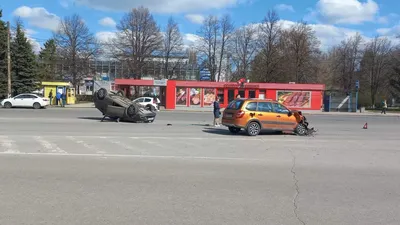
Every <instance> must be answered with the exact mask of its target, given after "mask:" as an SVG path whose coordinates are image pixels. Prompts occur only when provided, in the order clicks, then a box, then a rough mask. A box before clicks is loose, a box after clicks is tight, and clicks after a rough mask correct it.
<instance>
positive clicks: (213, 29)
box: [197, 15, 220, 81]
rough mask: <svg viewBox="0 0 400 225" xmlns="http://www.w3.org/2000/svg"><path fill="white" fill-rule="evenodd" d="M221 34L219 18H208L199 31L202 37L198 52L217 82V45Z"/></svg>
mask: <svg viewBox="0 0 400 225" xmlns="http://www.w3.org/2000/svg"><path fill="white" fill-rule="evenodd" d="M219 32H220V24H219V22H218V18H217V17H215V16H211V15H210V16H208V17H207V18H206V19H205V20H204V22H203V25H202V26H201V27H200V30H199V31H198V35H199V36H200V40H199V45H198V46H197V48H198V51H199V52H200V53H201V54H202V55H203V56H204V57H205V59H204V62H202V64H204V65H205V66H206V67H207V68H208V70H209V71H210V74H211V80H212V81H215V79H216V73H217V62H216V56H217V47H218V46H217V45H218V35H219Z"/></svg>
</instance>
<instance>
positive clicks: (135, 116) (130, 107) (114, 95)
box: [93, 88, 156, 123]
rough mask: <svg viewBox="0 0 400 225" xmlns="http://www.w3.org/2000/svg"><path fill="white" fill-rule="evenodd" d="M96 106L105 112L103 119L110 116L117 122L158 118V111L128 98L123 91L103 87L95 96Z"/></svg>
mask: <svg viewBox="0 0 400 225" xmlns="http://www.w3.org/2000/svg"><path fill="white" fill-rule="evenodd" d="M93 98H94V99H93V100H94V104H95V107H96V108H97V109H98V110H99V111H100V112H101V113H102V114H103V118H102V120H101V121H104V119H105V118H107V117H108V118H110V119H112V120H115V121H117V122H119V121H126V122H135V123H136V122H144V123H152V122H154V120H155V118H156V111H155V110H153V109H147V108H145V107H143V106H142V105H140V104H137V103H134V102H132V101H131V100H129V99H128V98H126V97H125V96H124V95H123V93H122V92H120V91H119V92H113V91H110V92H108V91H107V90H106V89H104V88H101V89H99V90H98V91H96V92H95V93H94V96H93Z"/></svg>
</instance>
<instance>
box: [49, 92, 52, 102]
mask: <svg viewBox="0 0 400 225" xmlns="http://www.w3.org/2000/svg"><path fill="white" fill-rule="evenodd" d="M49 100H50V105H52V104H53V90H50V93H49Z"/></svg>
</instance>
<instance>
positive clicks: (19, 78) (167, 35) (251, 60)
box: [0, 7, 400, 106]
mask: <svg viewBox="0 0 400 225" xmlns="http://www.w3.org/2000/svg"><path fill="white" fill-rule="evenodd" d="M116 28H117V32H116V33H115V37H113V38H110V39H109V40H108V41H107V42H99V40H97V39H96V38H95V35H94V34H93V33H92V32H91V31H90V29H89V28H88V26H87V24H85V22H84V21H83V19H82V18H81V17H80V16H79V15H77V14H74V15H72V16H67V17H65V18H63V19H62V20H61V21H60V24H59V27H58V30H57V31H56V32H54V34H53V37H52V38H51V39H49V40H48V41H47V42H46V43H45V44H44V46H43V48H42V49H41V51H40V53H39V55H37V56H36V55H35V54H34V53H33V50H32V46H31V44H30V43H29V41H28V39H27V37H26V35H25V33H24V29H23V24H22V22H21V21H18V20H17V24H16V26H15V28H14V29H13V30H14V35H13V37H12V40H11V61H12V80H13V82H12V89H13V94H18V93H21V92H29V91H32V90H34V89H35V88H36V86H35V84H36V82H37V81H41V80H60V79H65V78H66V77H67V78H68V79H69V80H70V81H71V82H72V84H73V85H74V86H77V85H78V84H79V83H80V82H81V81H82V79H83V78H84V77H85V76H87V75H88V74H89V73H90V71H89V70H90V68H89V67H88V63H89V61H90V60H94V59H95V58H96V57H99V56H100V55H102V56H103V57H104V56H106V57H107V58H109V59H113V60H117V61H118V62H121V63H123V65H124V66H125V68H127V72H126V74H124V76H125V77H127V78H136V79H141V77H142V75H143V74H146V68H147V67H148V65H149V63H151V62H152V61H153V60H154V59H155V58H156V57H157V58H158V59H162V62H163V68H162V72H161V71H160V74H161V75H162V78H166V79H172V78H173V74H174V72H173V71H174V69H175V68H176V67H177V66H179V64H180V63H182V62H180V61H179V60H178V61H177V60H171V59H172V58H176V57H175V56H176V55H181V54H182V53H183V52H185V48H184V43H183V35H182V33H181V32H180V29H179V24H178V23H177V22H176V21H175V20H174V18H172V17H171V18H170V19H169V20H168V23H167V25H166V26H165V27H163V28H162V27H160V26H159V25H158V24H157V22H156V21H155V19H154V18H153V15H152V14H151V12H150V11H149V9H147V8H145V7H138V8H134V9H132V10H130V11H129V12H127V13H125V14H124V16H123V17H122V18H121V19H120V21H119V22H118V24H117V27H116ZM197 36H198V40H197V41H196V42H195V43H194V45H193V46H191V49H192V51H195V52H196V56H197V61H196V66H198V67H199V68H201V69H208V70H209V71H210V75H211V80H215V81H236V80H238V79H240V78H247V79H249V80H250V81H251V82H283V83H287V82H296V83H324V84H326V87H327V90H332V91H339V92H352V91H354V89H355V82H356V81H359V83H360V86H361V88H360V103H361V104H363V105H366V106H373V105H375V104H376V103H377V101H380V100H381V99H382V98H391V97H393V98H398V97H399V92H400V51H399V48H398V46H397V45H395V44H394V43H392V42H391V41H390V40H389V39H388V38H386V37H374V38H372V39H368V40H363V38H362V36H361V35H360V34H356V35H354V36H352V37H349V38H347V39H345V40H343V41H342V42H341V43H340V44H338V45H336V46H332V47H330V48H329V49H328V50H327V51H322V50H321V46H320V41H319V40H318V38H317V37H316V34H315V31H314V30H313V29H312V27H311V26H310V25H309V24H307V23H306V22H304V21H299V22H296V23H293V24H292V25H291V26H290V27H284V26H283V24H282V23H281V20H280V18H279V15H278V14H277V13H276V12H275V11H274V10H270V11H268V12H267V13H266V16H265V17H264V18H263V20H262V21H260V22H259V23H255V24H248V25H245V26H237V25H235V24H234V22H233V21H232V19H231V17H230V16H229V15H223V16H220V17H217V16H212V15H210V16H208V17H206V18H205V19H204V21H203V23H202V25H201V26H200V28H199V30H198V31H197ZM6 39H7V27H6V23H5V22H4V21H2V20H1V11H0V93H6V89H7V82H6V81H7V55H6ZM59 62H62V64H63V65H64V68H67V69H66V70H65V73H64V74H60V73H59V72H57V70H56V66H57V63H59Z"/></svg>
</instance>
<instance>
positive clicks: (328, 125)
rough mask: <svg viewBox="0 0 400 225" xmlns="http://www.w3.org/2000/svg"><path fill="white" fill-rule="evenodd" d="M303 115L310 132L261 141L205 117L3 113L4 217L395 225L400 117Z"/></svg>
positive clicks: (398, 218) (7, 223)
mask: <svg viewBox="0 0 400 225" xmlns="http://www.w3.org/2000/svg"><path fill="white" fill-rule="evenodd" d="M307 117H308V120H309V122H310V126H311V127H315V128H316V129H317V133H316V134H315V136H313V137H298V136H291V135H277V134H263V135H260V136H258V137H255V138H254V137H247V136H246V135H244V134H238V135H231V134H229V132H228V131H227V129H226V128H212V127H210V126H207V125H208V124H210V123H212V114H210V113H194V112H187V113H183V112H160V113H159V115H158V116H157V119H156V121H155V123H154V124H129V123H114V122H104V123H100V122H99V118H101V115H100V113H99V112H98V111H96V110H95V109H57V108H56V109H46V110H30V109H11V110H5V109H0V202H1V204H0V224H1V225H20V224H21V225H22V224H57V225H64V224H65V225H70V224H83V225H85V224H93V225H103V224H104V225H106V224H121V225H124V224H127V225H128V224H129V225H130V224H163V225H165V224H171V225H172V224H185V225H186V224H188V225H192V224H193V225H194V224H205V225H212V224H216V225H221V224H238V225H243V224H246V225H247V224H251V225H252V224H257V225H258V224H260V225H265V224H271V225H276V224H282V225H292V224H293V225H320V224H323V225H341V224H351V225H376V224H385V225H392V224H393V225H398V224H400V215H399V213H398V206H399V205H400V179H399V177H400V154H399V152H400V147H399V146H400V139H399V134H400V126H399V125H400V119H399V117H396V116H380V115H377V116H349V115H309V116H307ZM365 122H367V123H368V129H367V130H363V129H362V126H363V125H364V123H365ZM167 124H172V126H167Z"/></svg>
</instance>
